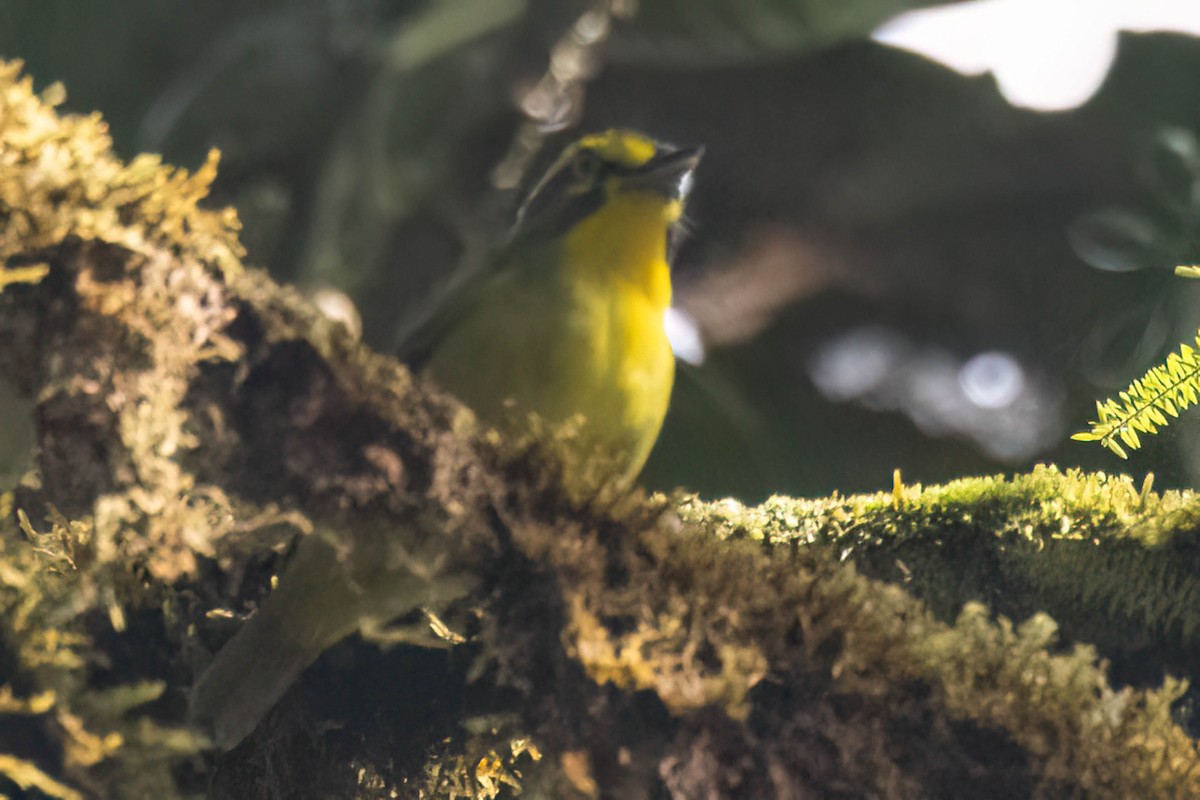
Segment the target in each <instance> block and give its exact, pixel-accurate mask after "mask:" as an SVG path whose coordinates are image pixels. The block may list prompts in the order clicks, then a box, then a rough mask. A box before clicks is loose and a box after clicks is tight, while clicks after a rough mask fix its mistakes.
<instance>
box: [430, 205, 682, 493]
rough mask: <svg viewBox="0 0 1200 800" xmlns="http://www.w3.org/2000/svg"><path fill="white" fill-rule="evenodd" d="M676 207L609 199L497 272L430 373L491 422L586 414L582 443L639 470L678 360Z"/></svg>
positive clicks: (630, 471) (628, 469) (627, 471)
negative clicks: (672, 339) (671, 324)
mask: <svg viewBox="0 0 1200 800" xmlns="http://www.w3.org/2000/svg"><path fill="white" fill-rule="evenodd" d="M678 213H679V209H678V205H677V204H675V203H672V202H669V201H666V200H663V199H662V198H660V197H657V196H654V195H648V194H647V195H641V194H627V195H622V196H619V197H616V198H613V199H611V200H610V201H609V202H607V203H605V204H604V206H602V207H601V209H600V210H598V211H597V212H595V213H594V214H592V215H591V216H589V217H587V218H586V219H584V220H583V221H581V222H580V223H578V224H577V225H576V226H575V227H574V228H572V229H571V231H570V232H569V233H568V235H567V236H566V237H565V238H564V239H560V240H558V241H556V242H553V243H549V244H548V245H547V246H546V247H544V248H542V249H541V250H540V251H539V252H537V253H521V254H519V255H518V256H516V257H519V258H523V259H526V263H521V264H513V265H511V268H509V267H507V266H506V268H504V269H503V270H500V271H498V274H497V278H496V280H495V281H494V285H493V286H492V287H491V291H490V293H489V294H488V296H487V297H485V298H484V299H483V300H482V302H480V303H479V304H478V305H477V307H476V308H475V309H474V310H473V311H472V312H471V313H470V314H469V315H468V316H467V318H465V319H464V320H462V322H461V323H460V324H459V325H458V326H457V327H456V328H455V329H454V330H452V331H451V332H450V333H449V334H448V335H447V336H446V338H445V340H444V341H443V342H442V343H441V345H439V346H438V348H437V349H436V350H435V351H434V353H433V355H432V357H431V359H430V361H429V364H428V366H427V370H428V372H429V373H430V374H431V375H432V376H433V378H434V379H435V380H436V381H438V382H439V383H440V384H441V385H442V386H444V387H445V388H446V389H448V390H450V391H451V392H453V393H454V394H456V395H457V396H458V397H459V398H460V399H461V400H463V401H464V402H465V403H467V405H469V406H470V407H471V408H472V409H473V410H474V411H475V412H476V413H477V414H479V415H480V416H481V417H482V418H483V419H484V420H485V421H487V422H489V423H491V424H494V425H500V426H506V425H509V424H511V422H512V420H514V419H520V416H521V414H520V413H517V414H514V413H513V412H514V409H515V410H516V411H518V412H526V413H527V412H535V413H537V414H538V415H539V416H541V417H542V418H543V419H544V420H546V421H547V422H549V423H551V424H559V423H563V422H566V421H568V420H571V419H573V418H574V417H576V415H580V416H582V417H583V429H582V430H583V435H582V436H581V437H580V438H579V442H580V447H581V449H582V450H583V451H585V452H581V453H580V454H579V455H581V456H583V457H587V456H588V455H589V454H588V452H586V451H591V450H594V451H597V453H600V454H602V455H603V457H604V458H606V459H611V460H613V461H615V464H614V469H615V471H616V472H618V473H619V474H618V475H617V476H616V477H617V478H623V479H632V478H633V477H635V476H636V474H637V472H638V471H639V470H640V469H641V467H642V464H643V463H644V462H645V460H646V458H647V456H648V455H649V453H650V449H651V447H652V446H653V444H654V441H655V439H656V438H657V437H658V432H659V430H660V428H661V427H662V422H663V418H664V417H665V416H666V412H667V405H668V402H669V400H670V395H671V385H672V382H673V380H674V371H675V363H674V356H673V354H672V352H671V346H670V343H669V342H668V341H667V337H666V333H665V331H664V328H663V316H664V314H665V313H666V310H667V308H668V306H669V305H670V302H671V280H670V271H669V269H668V266H667V263H666V231H667V228H668V226H669V225H670V223H671V222H673V221H674V220H675V218H676V217H677V216H678Z"/></svg>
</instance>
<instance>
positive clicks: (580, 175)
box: [571, 150, 604, 183]
mask: <svg viewBox="0 0 1200 800" xmlns="http://www.w3.org/2000/svg"><path fill="white" fill-rule="evenodd" d="M603 169H604V161H603V160H602V159H601V158H600V156H599V155H597V154H596V152H595V151H593V150H580V151H579V154H578V155H577V156H575V160H574V161H572V162H571V171H572V172H573V173H574V174H575V177H576V178H577V179H578V180H579V181H580V182H585V181H586V182H588V183H591V182H593V181H595V180H596V179H597V178H598V177H600V172H601V171H602V170H603Z"/></svg>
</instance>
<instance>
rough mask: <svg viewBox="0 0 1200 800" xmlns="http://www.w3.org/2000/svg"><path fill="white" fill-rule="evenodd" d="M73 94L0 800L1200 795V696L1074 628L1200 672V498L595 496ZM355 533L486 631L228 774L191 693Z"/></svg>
mask: <svg viewBox="0 0 1200 800" xmlns="http://www.w3.org/2000/svg"><path fill="white" fill-rule="evenodd" d="M60 97H61V92H60V91H58V90H54V91H51V92H50V93H49V94H48V95H47V96H43V97H42V98H39V97H37V96H36V95H35V94H34V93H33V92H32V90H31V87H30V83H29V80H28V79H22V78H20V77H18V69H17V67H16V66H15V65H3V66H0V258H2V259H3V261H4V264H5V267H6V268H24V267H28V266H31V265H40V264H44V265H46V270H45V274H44V275H41V276H37V275H33V276H31V277H32V278H33V282H28V281H25V282H17V283H11V284H10V285H8V286H7V287H6V288H5V290H4V292H3V293H0V371H2V372H3V374H4V375H5V376H6V377H7V378H8V379H10V380H12V381H13V382H14V383H15V384H16V385H17V386H19V387H20V388H21V389H22V390H23V391H25V392H26V393H27V394H28V395H29V396H30V397H31V398H33V401H34V404H35V414H36V415H37V419H38V426H37V435H38V454H37V455H38V465H37V470H36V472H35V473H33V474H31V475H30V476H28V477H27V478H26V480H24V481H23V482H22V484H21V485H20V486H17V487H14V489H13V490H12V491H11V492H9V493H6V494H3V495H0V651H2V652H4V653H5V654H6V655H8V656H10V657H7V658H6V659H4V660H3V661H2V662H0V700H3V699H4V698H6V697H7V698H9V699H8V700H5V701H4V702H0V715H2V716H3V722H4V724H3V725H0V755H4V757H2V758H0V792H6V791H8V787H9V786H10V785H17V786H20V785H37V786H39V787H41V790H42V791H43V792H45V793H48V794H50V795H51V796H54V794H55V793H57V794H58V795H59V796H61V797H74V796H77V795H85V796H86V795H93V796H109V797H114V798H123V797H130V798H132V797H147V796H153V797H163V798H171V797H182V796H187V795H194V794H196V793H198V792H200V791H204V790H205V789H207V791H208V792H209V793H210V795H211V796H214V797H247V796H305V795H321V796H347V797H349V796H354V797H362V798H370V797H381V798H382V797H393V796H396V795H401V796H410V797H416V796H425V797H429V796H436V797H465V796H472V795H474V796H482V797H497V796H502V795H503V793H504V792H506V791H508V790H509V788H511V786H512V785H513V784H515V783H519V784H520V785H521V786H522V787H523V790H524V792H525V794H524V796H526V797H564V796H570V795H571V794H572V793H574V794H576V795H582V796H588V795H593V796H594V795H597V794H604V795H608V796H656V795H663V794H667V795H673V796H695V795H696V794H697V793H698V792H699V791H700V789H701V788H703V789H704V790H705V791H706V792H710V793H712V792H715V793H716V794H717V795H718V796H754V797H766V796H821V797H837V796H845V797H849V796H887V797H914V798H916V797H929V796H951V795H955V796H972V797H977V798H1001V797H1005V798H1007V797H1012V796H1089V797H1114V798H1116V797H1171V796H1200V759H1198V758H1197V753H1196V747H1195V743H1194V741H1193V740H1192V738H1191V737H1190V736H1189V735H1188V733H1187V732H1186V731H1185V730H1184V729H1183V728H1182V727H1180V726H1179V725H1178V724H1176V722H1175V720H1173V719H1172V717H1171V707H1172V704H1173V703H1174V702H1175V701H1176V700H1177V699H1178V698H1180V697H1181V694H1182V693H1183V692H1184V691H1185V686H1184V685H1183V684H1182V683H1179V682H1178V681H1175V680H1167V681H1165V682H1161V680H1160V679H1159V678H1158V677H1157V676H1156V677H1155V680H1154V681H1153V682H1152V683H1154V684H1161V685H1158V686H1157V687H1156V688H1145V689H1133V688H1116V687H1113V686H1112V685H1110V683H1109V681H1108V678H1107V676H1106V674H1105V669H1104V664H1103V663H1102V662H1101V661H1099V660H1098V659H1097V656H1096V652H1095V651H1094V650H1093V649H1092V647H1091V646H1090V645H1087V644H1080V645H1079V646H1076V647H1073V648H1070V649H1066V648H1064V647H1063V646H1062V643H1061V640H1060V635H1059V632H1058V631H1059V628H1058V626H1057V625H1056V623H1055V622H1054V621H1053V620H1052V619H1051V618H1050V617H1049V616H1047V615H1046V614H1045V613H1042V612H1044V611H1046V610H1049V611H1051V612H1052V613H1053V614H1054V615H1055V616H1061V617H1062V618H1063V619H1064V620H1067V622H1065V623H1064V625H1067V626H1068V627H1067V628H1066V629H1065V630H1066V632H1067V634H1068V635H1069V636H1075V637H1076V638H1078V639H1085V636H1084V634H1085V633H1087V632H1088V631H1090V630H1094V629H1107V628H1115V629H1117V630H1133V629H1137V633H1136V635H1135V636H1134V637H1133V638H1128V639H1123V640H1121V641H1120V642H1104V643H1103V644H1104V646H1106V647H1113V648H1116V647H1119V646H1124V645H1129V646H1131V647H1132V646H1133V645H1134V644H1137V643H1138V642H1140V643H1141V644H1143V645H1144V644H1145V641H1146V638H1149V639H1150V641H1151V642H1152V643H1154V644H1158V643H1160V642H1166V643H1172V642H1176V643H1177V647H1176V649H1177V650H1179V651H1180V652H1183V651H1186V650H1188V648H1190V647H1191V646H1192V645H1191V642H1192V638H1191V637H1194V635H1195V634H1194V632H1195V630H1197V626H1196V625H1195V624H1194V622H1193V621H1192V617H1193V615H1192V613H1191V611H1190V609H1191V607H1192V605H1193V603H1192V601H1191V599H1190V598H1192V597H1194V591H1195V587H1194V585H1193V581H1194V579H1193V578H1192V577H1191V576H1193V575H1197V574H1200V563H1197V561H1198V560H1200V559H1198V557H1197V556H1196V554H1195V551H1197V548H1195V547H1194V536H1195V531H1196V523H1197V520H1198V519H1200V504H1198V502H1197V500H1196V498H1195V496H1193V495H1191V494H1190V493H1187V494H1178V493H1164V494H1162V495H1159V494H1156V493H1154V492H1153V491H1152V490H1151V487H1150V486H1149V485H1148V484H1147V485H1145V486H1143V487H1137V486H1134V485H1133V484H1132V482H1131V481H1129V480H1128V479H1124V478H1110V477H1106V476H1095V475H1091V476H1089V475H1082V474H1078V473H1070V474H1066V475H1063V474H1061V473H1059V472H1058V471H1056V470H1053V469H1050V468H1045V469H1041V470H1038V471H1035V472H1034V473H1033V474H1031V475H1028V476H1020V477H1018V478H1016V479H1013V480H1003V479H991V478H989V479H972V480H966V481H962V482H957V483H954V484H949V485H947V486H944V487H930V488H924V489H923V488H921V487H908V486H904V485H903V484H901V483H899V482H897V485H896V486H895V487H894V489H893V491H891V492H888V493H886V494H880V495H871V496H860V497H849V498H847V497H838V496H834V497H830V498H823V499H818V500H810V501H803V500H795V499H789V498H776V499H774V500H772V501H770V502H768V503H766V504H763V505H762V506H759V507H755V508H745V507H742V506H741V505H739V504H737V503H733V502H718V503H705V502H701V501H699V500H697V499H694V498H685V497H676V498H663V497H654V498H647V497H645V496H642V495H640V494H638V493H633V494H615V495H611V496H603V497H596V498H590V499H588V500H587V501H586V502H583V501H580V500H578V499H576V498H572V497H570V496H568V495H567V493H565V492H564V491H563V490H562V487H561V485H560V483H559V481H558V480H557V478H556V472H555V467H554V465H553V462H552V461H551V460H548V459H547V458H545V457H544V456H542V455H540V454H539V453H540V451H539V450H538V449H536V448H534V447H532V445H531V444H530V443H526V444H527V445H530V446H528V447H526V448H525V449H521V448H519V447H516V446H513V445H511V444H509V445H507V446H504V447H502V448H499V447H497V446H494V445H493V444H491V443H489V441H488V440H487V439H486V438H485V439H480V438H478V437H476V436H475V429H474V426H473V424H472V421H471V417H470V415H469V414H467V413H466V412H465V411H464V410H463V409H462V408H461V407H460V406H459V405H458V404H457V403H456V402H454V401H453V400H452V399H451V398H447V397H445V396H443V395H441V394H439V393H438V392H437V391H436V390H435V389H434V388H433V387H429V386H424V385H422V384H420V383H419V382H418V381H416V380H414V379H413V377H412V376H411V375H410V374H409V373H408V372H407V371H406V370H405V369H404V368H403V367H402V366H400V365H399V364H397V363H396V362H395V361H394V359H391V358H388V357H386V356H381V355H378V354H375V353H372V352H370V351H369V350H367V349H366V348H364V347H362V346H361V345H360V344H359V343H357V342H355V341H354V340H353V339H352V338H351V337H350V336H349V335H348V334H347V332H346V331H345V330H344V329H343V328H342V327H341V326H340V325H338V324H336V323H332V322H329V321H328V320H326V319H324V318H323V317H322V316H321V315H320V314H318V313H316V312H315V311H314V310H313V309H312V308H311V307H310V306H309V305H308V304H307V303H306V302H304V301H303V300H302V299H301V298H300V297H299V296H297V295H296V294H295V293H294V292H292V291H289V290H288V289H286V288H283V287H279V286H277V285H275V284H273V283H272V282H271V281H270V280H269V279H268V278H267V277H266V276H264V275H263V274H261V273H259V272H256V271H254V270H247V269H244V268H243V267H242V265H241V263H240V252H241V250H240V246H239V245H238V243H237V236H236V233H237V224H236V217H235V216H234V215H233V213H232V212H224V211H222V212H211V211H206V210H204V209H203V208H201V207H200V206H199V205H198V201H199V200H200V199H201V198H202V197H203V196H204V194H205V192H206V191H207V186H208V183H209V181H210V180H211V179H212V177H213V174H214V171H215V159H213V160H210V161H209V162H208V163H207V164H206V165H205V166H204V167H202V169H201V170H200V172H198V173H197V174H195V175H188V174H186V173H184V172H182V171H178V170H174V169H171V168H168V167H165V166H163V165H161V164H159V163H158V162H157V161H155V160H153V159H147V158H142V159H138V160H135V161H134V162H133V163H132V164H129V165H125V164H123V163H121V162H119V161H118V160H117V159H116V158H115V157H114V156H113V155H112V153H111V147H110V144H111V143H110V142H109V141H108V138H107V134H106V132H105V130H104V127H103V124H102V123H101V122H100V121H99V119H98V118H96V117H82V118H80V117H71V116H60V115H58V114H57V113H56V112H55V111H54V109H53V102H51V101H56V100H58V99H60ZM414 521H419V522H420V523H421V524H420V525H414V524H412V523H413V522H414ZM414 531H415V532H419V533H420V536H421V537H422V538H421V539H420V540H419V541H418V540H413V539H411V538H409V537H410V536H411V535H414V534H413V532H414ZM314 532H319V534H315V533H314ZM327 532H328V535H329V536H330V537H331V540H330V541H331V544H333V545H334V546H335V548H334V549H335V552H336V553H338V554H340V555H339V557H344V558H346V559H349V560H351V561H352V560H353V559H354V558H356V557H358V558H365V557H369V558H370V559H371V561H372V563H377V564H380V565H384V566H382V567H381V568H383V569H386V565H387V564H389V563H393V562H397V563H404V564H411V558H412V557H413V554H414V553H427V552H436V553H437V554H438V557H437V558H429V559H428V560H427V562H426V566H427V567H428V569H429V575H430V576H431V579H435V578H436V577H437V575H438V574H439V573H438V572H437V570H445V571H446V572H445V573H444V574H445V575H446V577H447V580H451V579H456V578H459V577H461V576H462V575H464V574H469V575H470V576H471V577H472V578H473V579H475V580H474V581H473V584H472V585H476V586H478V587H479V588H478V589H477V590H476V591H474V592H473V593H472V596H471V597H470V598H469V599H470V602H469V603H466V604H464V605H463V606H458V607H453V608H448V609H435V610H434V611H435V612H437V614H438V616H439V617H441V618H442V619H443V620H445V621H446V624H448V625H449V626H450V627H452V628H454V629H455V630H457V631H459V632H462V633H465V634H468V638H469V641H468V642H467V643H466V644H464V645H460V646H458V647H456V648H454V649H450V650H427V649H421V648H412V647H395V648H392V649H391V650H385V651H381V650H379V649H378V648H375V647H372V646H370V645H366V644H363V643H362V642H361V641H357V642H356V641H352V642H349V643H345V644H343V645H341V646H339V647H337V648H335V650H336V651H337V652H335V653H332V654H331V656H330V657H329V658H328V659H324V660H322V661H319V662H318V663H317V664H316V665H314V667H313V668H312V669H310V670H309V672H308V673H307V674H306V675H305V677H304V678H303V679H302V681H301V682H300V685H299V686H297V687H296V688H295V690H294V691H293V692H292V693H290V694H289V695H288V696H286V697H285V698H284V699H283V700H282V701H281V703H280V704H279V706H278V707H277V708H276V710H275V712H273V713H272V714H271V715H270V716H269V717H268V719H267V720H266V721H265V722H264V724H263V725H262V726H260V728H259V730H258V731H256V733H255V734H254V736H253V737H252V738H251V739H250V740H248V741H247V742H246V743H245V744H244V745H243V746H242V747H240V748H239V749H237V750H234V751H233V752H231V753H229V754H225V755H218V754H214V753H212V752H208V751H206V750H205V747H204V742H203V741H202V740H201V739H200V738H199V737H198V736H197V735H196V734H195V733H194V732H192V731H191V730H190V729H189V727H188V726H187V724H186V719H185V712H184V708H185V702H184V699H185V696H186V692H187V691H188V689H189V687H190V685H191V683H192V681H193V680H194V677H195V674H196V673H197V672H198V671H199V670H200V669H201V668H202V667H203V666H204V664H205V662H206V660H207V659H208V657H209V655H210V654H211V652H212V651H213V650H214V649H215V648H217V647H219V646H220V645H221V644H222V642H223V641H224V640H225V639H227V638H228V635H229V633H230V631H231V630H232V629H233V628H236V627H237V626H238V624H239V623H240V619H241V618H242V617H243V616H244V614H246V613H248V612H249V611H252V610H253V609H254V607H255V606H256V605H257V604H258V603H259V602H260V601H261V599H262V598H263V597H264V596H265V595H266V593H267V592H269V591H270V587H271V584H272V578H273V576H274V575H275V574H277V573H278V571H279V569H280V563H281V561H280V558H279V553H280V552H282V551H285V550H286V547H287V543H288V542H289V541H291V540H292V539H294V538H295V537H296V536H304V535H326V533H327ZM406 559H407V560H406ZM1081 571H1082V572H1085V573H1087V574H1086V575H1082V576H1081V575H1080V574H1079V573H1080V572H1081ZM864 572H865V573H867V574H866V575H864V574H863V573H864ZM1072 603H1076V604H1077V605H1081V607H1082V608H1083V609H1084V612H1085V613H1079V614H1076V615H1075V616H1071V611H1070V608H1071V604H1072ZM997 609H1002V610H1010V611H1011V613H1012V615H1013V616H1014V618H1018V619H1020V620H1023V621H1022V622H1020V623H1018V624H1013V623H1010V622H1008V621H1006V620H1004V619H996V618H995V617H994V611H995V610H997ZM1172 609H1175V610H1172ZM1113 621H1115V622H1116V623H1117V624H1116V625H1115V626H1113V625H1107V623H1109V622H1113ZM1085 623H1086V624H1085ZM1089 625H1090V626H1091V627H1090V628H1089ZM1106 626H1107V628H1106ZM1136 636H1142V637H1143V638H1142V639H1140V640H1136ZM1180 637H1182V638H1180ZM1135 640H1136V641H1135ZM1180 662H1181V663H1186V664H1189V665H1194V659H1190V660H1187V661H1186V662H1184V661H1183V660H1182V659H1181V660H1180ZM1164 663H1165V662H1164ZM1172 663H1174V662H1172ZM1191 668H1193V667H1191V666H1188V667H1187V669H1191ZM1185 674H1186V673H1185ZM5 686H7V687H11V691H10V692H8V693H5V692H4V691H3V688H2V687H5ZM530 738H531V739H532V742H534V743H536V744H535V745H531V744H530ZM30 742H33V743H34V745H32V746H31V745H30ZM30 749H34V750H36V751H37V752H36V753H32V754H29V755H26V753H27V752H28V751H29V750H30ZM198 754H203V756H202V758H198V757H197V756H198ZM30 765H36V766H32V767H31V766H30ZM33 781H36V782H37V783H36V784H34V783H32V782H33ZM505 787H509V788H505Z"/></svg>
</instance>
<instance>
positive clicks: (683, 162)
mask: <svg viewBox="0 0 1200 800" xmlns="http://www.w3.org/2000/svg"><path fill="white" fill-rule="evenodd" d="M703 155H704V148H703V147H668V146H666V145H662V146H661V147H660V149H659V152H658V153H656V154H655V156H654V157H653V158H651V159H650V160H649V161H647V162H646V163H645V164H643V165H642V166H641V167H640V168H638V170H637V172H636V173H635V174H634V175H632V176H631V177H629V178H628V179H627V182H626V185H627V186H628V187H629V188H631V189H635V190H642V191H652V192H654V193H655V194H661V195H663V196H664V197H666V198H667V199H668V200H683V199H684V198H685V197H687V193H688V190H689V189H691V188H692V172H693V171H695V169H696V165H697V164H699V163H700V158H701V157H702V156H703Z"/></svg>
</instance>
